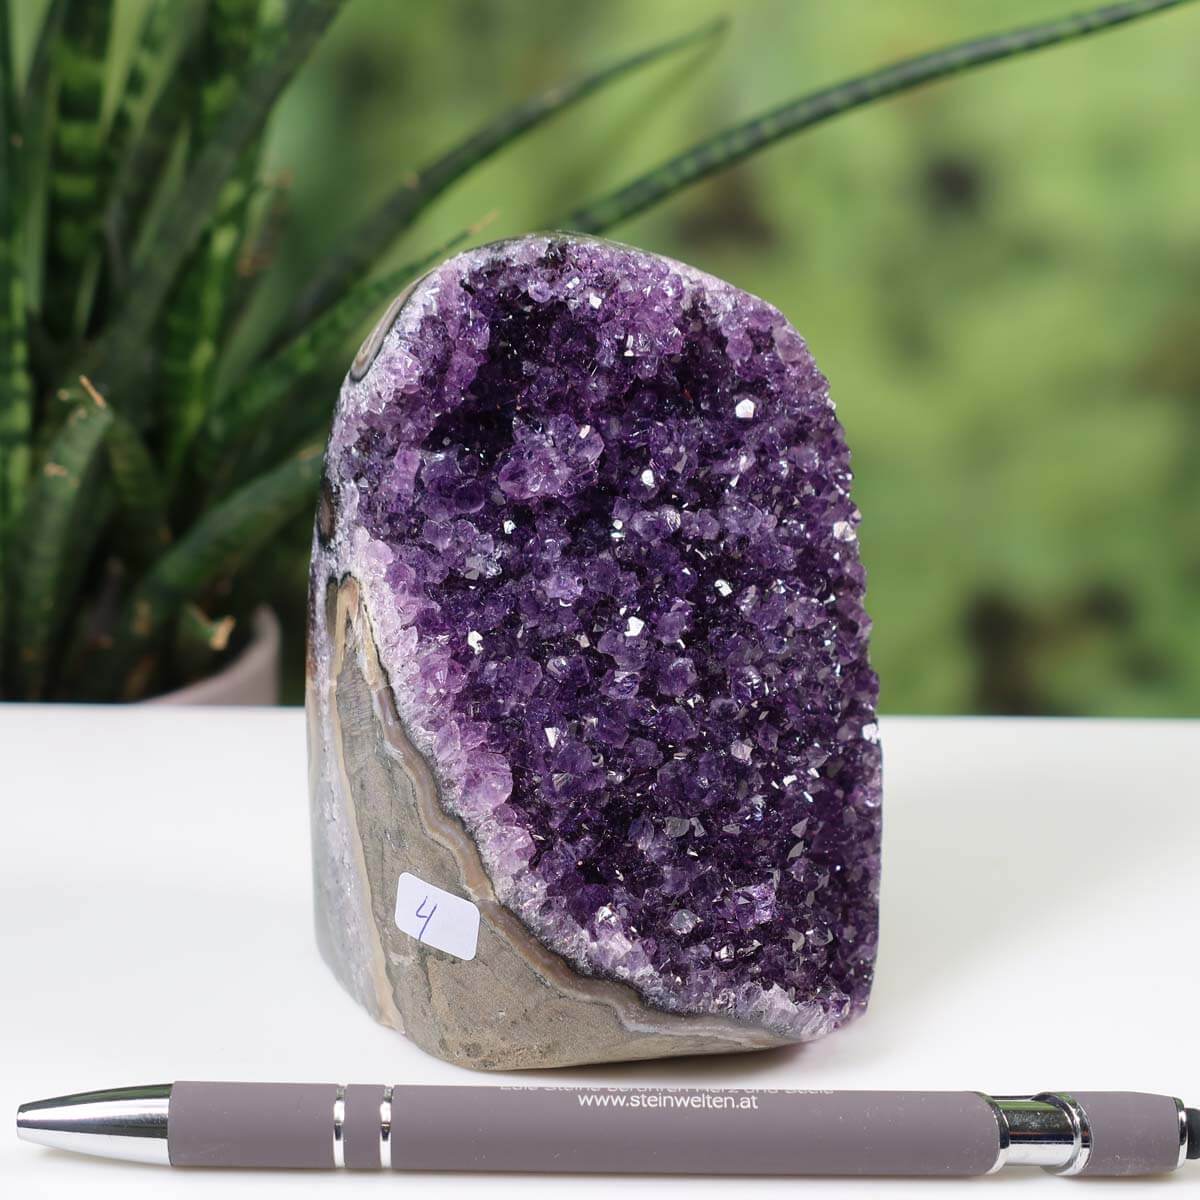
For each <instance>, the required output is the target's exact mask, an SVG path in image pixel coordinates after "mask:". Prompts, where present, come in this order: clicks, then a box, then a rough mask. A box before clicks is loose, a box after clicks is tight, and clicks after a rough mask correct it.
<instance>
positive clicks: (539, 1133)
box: [168, 1082, 1000, 1176]
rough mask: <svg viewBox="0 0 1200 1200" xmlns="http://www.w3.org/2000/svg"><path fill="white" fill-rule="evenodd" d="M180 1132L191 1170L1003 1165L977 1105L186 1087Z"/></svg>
mask: <svg viewBox="0 0 1200 1200" xmlns="http://www.w3.org/2000/svg"><path fill="white" fill-rule="evenodd" d="M169 1125H170V1127H169V1135H168V1140H169V1151H170V1159H171V1162H172V1164H173V1165H175V1166H246V1167H333V1166H341V1165H344V1166H347V1167H366V1168H370V1167H380V1166H383V1165H390V1166H391V1167H392V1168H393V1169H396V1170H431V1171H436V1170H446V1171H560V1172H572V1171H581V1172H614V1173H637V1174H643V1173H645V1174H649V1173H671V1174H675V1173H678V1174H703V1175H931V1176H937V1175H982V1174H985V1173H986V1172H988V1171H990V1170H991V1169H992V1168H993V1167H994V1166H995V1165H996V1163H997V1161H998V1159H999V1151H1000V1135H999V1125H998V1122H997V1119H996V1115H995V1112H994V1111H993V1109H992V1108H991V1106H990V1105H989V1103H988V1101H986V1100H985V1099H984V1098H983V1097H982V1096H980V1095H978V1094H977V1093H975V1092H785V1091H770V1090H762V1089H754V1090H749V1089H747V1090H736V1089H734V1090H711V1089H701V1088H697V1089H682V1088H680V1089H675V1088H670V1089H657V1088H619V1089H618V1088H574V1087H562V1088H528V1087H512V1088H507V1087H436V1086H434V1087H429V1086H423V1087H416V1086H400V1085H397V1086H395V1087H393V1088H390V1089H385V1088H383V1087H381V1086H379V1087H375V1086H368V1085H359V1086H354V1087H349V1088H344V1089H343V1088H338V1087H336V1086H335V1085H333V1084H245V1083H240V1084H232V1083H186V1082H184V1083H177V1084H175V1085H174V1087H173V1088H172V1091H171V1105H170V1123H169ZM384 1130H386V1131H387V1135H386V1136H382V1134H383V1132H384Z"/></svg>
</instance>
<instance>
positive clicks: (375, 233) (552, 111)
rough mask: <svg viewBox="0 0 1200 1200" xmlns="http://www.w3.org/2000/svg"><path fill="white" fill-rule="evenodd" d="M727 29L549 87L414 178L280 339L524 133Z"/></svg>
mask: <svg viewBox="0 0 1200 1200" xmlns="http://www.w3.org/2000/svg"><path fill="white" fill-rule="evenodd" d="M727 28H728V21H726V20H725V19H724V18H721V19H719V20H716V21H711V22H709V23H708V24H706V25H704V26H702V27H701V28H700V29H696V30H693V31H692V32H691V33H687V34H684V35H683V36H682V37H676V38H671V39H670V40H669V41H665V42H662V43H661V44H659V45H657V46H652V47H650V48H649V49H647V50H643V51H641V52H640V53H638V54H634V55H632V56H630V57H629V58H625V59H622V60H621V61H619V62H614V63H611V64H609V65H608V66H606V67H603V68H601V69H600V70H598V71H595V72H593V73H592V74H591V75H586V76H584V77H583V78H582V79H577V80H574V81H573V82H571V83H566V84H560V85H559V86H557V87H553V88H550V89H549V90H548V91H546V92H543V93H542V94H541V95H540V96H535V97H533V98H532V99H530V100H527V101H525V103H523V104H520V105H518V106H517V107H516V108H513V109H511V110H510V111H509V112H506V113H504V114H503V115H502V116H500V117H498V118H497V119H496V120H494V121H492V122H491V123H489V124H487V125H485V126H483V128H482V129H479V130H478V131H476V132H475V133H474V134H472V135H471V136H470V137H469V138H467V139H466V140H465V141H462V142H460V143H459V144H458V145H456V146H453V147H452V148H451V149H450V150H448V151H447V152H446V153H445V154H443V155H441V156H440V157H439V158H436V159H434V160H433V161H432V162H430V163H428V164H427V165H425V166H424V167H422V168H420V169H419V170H417V171H414V172H412V174H411V175H410V176H409V177H408V179H406V180H405V182H404V184H403V186H402V187H400V188H399V189H398V190H397V191H395V192H393V193H392V195H390V196H389V197H388V198H387V199H386V200H384V202H383V203H382V204H381V205H380V206H379V207H378V208H377V209H376V210H375V211H374V212H373V213H371V214H370V215H369V216H368V217H367V218H366V219H365V220H363V221H361V222H360V223H359V224H358V225H357V226H355V228H354V229H352V230H351V231H350V233H349V234H347V235H346V237H345V239H344V245H345V249H343V250H342V251H341V252H340V253H334V254H330V255H328V256H327V257H326V259H325V261H324V262H323V263H322V265H321V266H320V268H319V269H318V271H317V274H316V276H315V277H314V278H313V280H312V281H311V282H310V283H309V284H308V286H307V287H306V288H305V289H304V291H303V292H302V293H301V294H300V297H299V299H298V300H297V301H296V302H295V304H294V305H293V306H292V310H291V312H290V313H289V316H288V321H287V324H286V326H285V327H284V329H283V331H282V334H281V336H282V337H287V336H290V335H292V334H294V333H296V332H297V331H298V330H300V329H303V328H304V326H305V325H307V324H308V322H309V321H311V320H312V319H313V317H315V316H316V315H317V314H318V313H320V312H323V311H324V310H325V309H326V308H327V307H328V306H329V305H330V304H331V303H333V301H334V300H335V299H336V298H337V297H338V296H339V295H341V294H342V293H343V292H345V290H346V289H347V288H348V287H349V286H350V285H352V284H353V283H355V282H356V281H357V280H359V279H361V278H362V277H363V276H364V275H366V274H367V273H368V272H369V271H371V270H372V269H373V268H374V266H375V263H376V262H377V261H378V259H379V256H380V255H381V254H383V253H384V252H385V251H386V250H387V248H388V247H389V246H390V245H391V244H392V243H393V242H394V241H395V240H396V239H397V238H398V237H399V236H400V234H402V233H403V232H404V231H405V230H407V229H408V228H409V227H410V226H411V225H412V223H413V221H415V220H416V218H417V217H418V216H419V215H420V214H421V213H422V212H423V211H424V210H425V209H426V208H428V206H429V205H430V204H431V203H432V202H433V201H434V200H435V199H436V198H437V197H438V196H440V195H441V194H442V193H443V192H444V191H445V190H446V189H447V188H448V187H450V185H451V184H453V183H455V182H456V181H457V180H459V179H461V178H462V177H463V176H464V175H465V174H466V173H467V172H468V171H470V170H471V169H472V168H473V167H476V166H478V165H479V164H480V163H482V162H484V161H485V160H486V159H487V158H489V157H491V156H492V155H493V154H495V153H496V152H497V151H498V150H501V149H503V148H504V147H505V146H507V145H509V144H510V143H512V142H514V141H516V139H517V138H519V137H520V136H521V135H522V134H524V133H527V132H528V131H529V130H531V129H533V128H535V127H536V126H538V125H540V124H542V123H543V122H545V121H547V120H549V119H550V118H551V117H554V116H557V115H558V114H559V113H561V112H563V111H564V110H565V109H567V108H570V107H571V106H572V105H574V104H578V103H579V102H580V101H582V100H584V99H586V98H587V97H589V96H591V95H593V94H594V93H595V92H598V91H600V90H601V89H602V88H604V87H606V86H608V85H609V84H611V83H614V82H616V81H617V80H619V79H621V78H623V77H624V76H627V75H629V74H632V73H633V72H635V71H637V70H639V69H640V68H642V67H645V66H649V65H650V64H651V63H654V62H657V61H658V60H659V59H662V58H665V57H667V56H668V55H671V54H676V53H678V52H679V51H681V50H686V49H688V48H689V47H692V46H695V45H698V44H701V43H704V42H708V41H710V40H711V39H713V38H715V37H717V36H718V35H720V34H722V33H724V32H725V30H726V29H727Z"/></svg>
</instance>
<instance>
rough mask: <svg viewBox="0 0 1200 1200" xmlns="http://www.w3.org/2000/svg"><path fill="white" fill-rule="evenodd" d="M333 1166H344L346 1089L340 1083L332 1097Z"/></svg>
mask: <svg viewBox="0 0 1200 1200" xmlns="http://www.w3.org/2000/svg"><path fill="white" fill-rule="evenodd" d="M333 1165H334V1166H335V1167H344V1166H345V1165H346V1087H345V1085H344V1084H341V1083H339V1084H338V1085H337V1091H336V1092H335V1093H334V1097H333Z"/></svg>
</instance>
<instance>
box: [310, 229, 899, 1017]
mask: <svg viewBox="0 0 1200 1200" xmlns="http://www.w3.org/2000/svg"><path fill="white" fill-rule="evenodd" d="M328 475H329V484H330V487H331V489H332V491H333V495H334V499H335V503H336V506H337V510H338V512H339V533H338V535H337V536H338V539H339V544H338V545H337V546H335V547H334V549H333V550H332V551H328V550H327V551H326V553H331V554H332V555H333V557H334V559H335V560H336V563H337V565H338V566H340V567H341V568H343V569H348V570H350V571H351V572H352V573H353V574H354V575H355V576H356V577H357V578H358V579H359V580H360V583H361V584H362V586H363V588H364V591H365V595H366V598H367V602H368V608H369V611H370V612H371V615H372V621H373V624H374V626H375V629H376V634H377V637H378V638H379V641H380V653H381V658H382V660H383V664H384V666H385V668H386V669H387V671H388V675H389V680H390V683H391V686H392V690H393V692H394V694H395V698H396V703H397V708H398V710H399V713H400V715H401V717H402V719H403V721H404V722H405V725H406V727H407V729H408V731H409V734H410V737H411V738H412V740H413V741H414V743H415V744H416V745H417V746H418V748H419V749H421V751H422V752H423V753H424V754H425V755H426V756H427V758H428V759H429V762H430V764H431V766H432V767H433V769H434V772H435V774H436V777H437V779H438V782H439V787H440V790H441V793H442V797H443V801H444V803H445V804H446V806H447V807H448V808H449V809H451V810H452V811H453V812H455V813H457V814H458V815H459V816H460V817H461V818H462V820H463V822H464V823H465V825H466V827H467V828H468V830H469V831H470V833H471V835H472V837H473V838H474V840H475V841H476V843H477V845H478V846H479V849H480V852H481V855H482V857H483V860H484V863H485V865H486V866H487V868H488V870H489V873H490V874H491V876H492V879H493V883H494V885H495V888H496V891H497V894H498V895H499V896H500V898H501V899H502V900H503V901H504V903H505V904H507V905H508V906H509V907H510V908H511V909H512V910H513V911H514V912H515V913H516V914H517V915H518V916H519V917H520V918H521V919H522V921H523V922H524V923H525V924H526V925H527V926H528V927H529V928H530V929H531V930H532V931H533V932H534V933H535V934H536V935H537V936H538V937H539V938H540V939H541V940H542V941H543V942H544V943H545V944H546V945H547V946H549V947H550V948H551V949H553V950H555V951H557V952H559V953H560V954H562V955H564V956H565V957H566V958H568V959H569V960H570V961H571V962H573V963H574V964H575V966H576V967H577V968H578V969H580V970H581V971H583V972H585V973H588V974H594V975H600V976H606V977H610V978H614V979H618V980H621V981H624V982H627V983H629V984H631V985H632V986H633V987H635V988H636V989H637V990H638V991H639V992H640V993H641V994H642V995H643V996H644V997H645V998H646V999H647V1000H649V1001H650V1002H651V1003H653V1004H655V1005H658V1006H660V1007H663V1008H667V1009H670V1010H674V1011H680V1012H695V1013H722V1014H726V1015H733V1016H736V1017H740V1018H743V1019H746V1020H749V1021H754V1022H757V1023H760V1024H763V1025H766V1026H767V1027H769V1028H771V1029H772V1030H775V1031H777V1032H778V1033H780V1034H781V1035H784V1036H787V1037H794V1038H809V1037H815V1036H819V1035H820V1034H822V1033H825V1032H828V1031H829V1030H830V1029H832V1028H835V1027H836V1026H837V1025H839V1024H841V1023H842V1022H843V1021H844V1020H845V1019H847V1017H849V1016H851V1015H853V1014H854V1013H856V1012H858V1011H860V1010H861V1009H862V1008H863V1007H864V1005H865V1004H866V1000H867V995H868V992H869V989H870V984H871V975H872V969H873V962H874V955H875V945H876V936H877V912H876V905H877V890H878V873H879V827H880V826H879V820H880V817H879V812H880V810H879V798H880V770H879V768H880V754H879V746H878V744H877V732H876V725H875V717H874V705H875V700H876V679H875V676H874V674H873V673H872V671H871V669H870V667H869V665H868V663H867V634H868V630H869V621H868V618H867V616H866V614H865V612H864V611H863V606H862V598H863V589H864V576H863V571H862V568H861V566H860V564H859V560H858V552H857V541H856V535H855V528H856V526H857V523H858V519H859V514H858V512H857V510H856V509H855V507H854V504H853V502H852V501H851V499H850V491H849V489H850V466H849V454H848V452H847V449H846V445H845V441H844V438H843V435H842V430H841V428H840V426H839V424H838V422H837V419H836V417H835V415H834V410H833V406H832V403H831V401H830V399H829V392H828V387H827V384H826V381H825V379H824V377H823V376H822V375H821V373H820V372H819V371H818V370H817V368H816V366H815V364H814V363H813V360H812V358H811V356H810V355H809V353H808V350H807V347H806V346H805V344H804V342H803V340H802V339H801V338H800V336H799V335H798V334H797V333H796V332H795V331H794V330H793V329H792V328H791V327H790V326H789V325H788V324H787V323H786V321H785V320H784V318H783V317H782V316H781V315H780V314H779V313H778V312H777V311H776V310H775V309H773V308H772V307H771V306H770V305H768V304H766V303H764V302H763V301H761V300H758V299H756V298H754V297H752V296H749V295H747V294H746V293H744V292H740V291H738V290H736V289H735V288H733V287H730V286H729V285H728V284H725V283H722V282H720V281H719V280H715V279H713V278H711V277H709V276H706V275H702V274H701V273H699V272H697V271H695V270H693V269H691V268H689V267H685V266H683V265H681V264H679V263H675V262H671V261H668V260H665V259H662V258H658V257H656V256H653V255H649V254H646V253H643V252H640V251H636V250H632V249H628V248H625V247H621V246H616V245H613V244H610V243H603V242H596V241H590V240H583V239H575V238H569V237H535V238H526V239H521V240H519V241H516V242H509V243H501V244H498V245H496V246H491V247H484V248H481V249H479V250H475V251H471V252H469V253H467V254H465V255H462V256H460V257H458V258H456V259H453V260H451V261H450V262H448V263H446V264H445V265H443V266H442V267H440V268H439V269H438V270H437V271H435V272H434V273H433V274H432V275H431V276H430V277H428V278H427V279H426V280H425V281H423V282H422V283H421V284H420V285H419V286H418V289H417V291H416V292H415V294H414V296H413V298H412V299H411V300H410V301H409V303H408V305H407V306H406V307H405V308H404V309H403V310H402V311H401V314H400V316H399V318H398V320H397V321H396V323H395V325H394V326H393V328H392V329H391V331H390V332H389V333H388V335H387V336H386V338H385V339H384V341H383V344H382V347H381V349H380V351H379V353H378V355H377V356H376V358H375V361H374V362H373V364H372V365H371V366H370V368H369V369H368V370H367V371H366V373H365V375H364V376H363V378H361V379H360V380H358V381H348V382H347V385H346V387H345V389H344V390H343V394H342V400H341V404H340V406H339V410H338V415H337V419H336V421H335V426H334V430H333V434H332V438H331V442H330V453H329V460H328Z"/></svg>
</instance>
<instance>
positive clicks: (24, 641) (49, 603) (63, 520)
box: [12, 399, 112, 700]
mask: <svg viewBox="0 0 1200 1200" xmlns="http://www.w3.org/2000/svg"><path fill="white" fill-rule="evenodd" d="M111 424H112V411H111V410H110V409H109V408H108V406H107V405H106V404H104V402H103V401H99V402H98V403H97V402H96V401H95V400H93V399H85V401H84V402H83V403H82V404H80V405H79V406H78V407H76V408H75V409H74V410H73V411H72V412H71V415H70V416H69V417H68V418H67V420H66V422H65V424H64V425H63V427H62V428H61V429H60V430H59V432H58V434H57V435H56V437H55V438H54V440H53V442H52V443H51V445H50V447H49V452H48V453H47V455H46V458H45V461H44V462H42V463H41V466H40V470H39V471H38V474H37V476H36V477H35V479H34V480H33V482H32V484H31V491H30V496H29V501H28V503H27V504H26V506H25V509H24V512H23V515H22V521H21V531H22V534H23V537H22V538H21V558H20V561H19V563H14V565H13V571H12V578H13V579H14V581H15V592H16V612H15V614H14V617H15V619H14V634H15V646H16V653H15V655H14V659H15V661H14V663H13V669H14V673H15V675H16V678H17V680H18V691H19V693H20V694H21V695H23V696H24V697H25V698H26V699H30V700H37V699H41V698H42V697H43V696H44V695H45V690H46V685H47V680H48V674H49V669H50V665H51V661H50V660H51V656H52V651H53V645H54V641H55V638H56V636H57V635H58V634H59V633H60V632H61V630H60V626H61V623H62V620H63V616H64V613H65V612H66V611H67V608H68V603H69V601H70V600H71V598H72V596H71V593H72V592H73V590H74V586H73V585H74V584H76V583H77V582H78V579H79V577H80V574H81V572H82V569H83V566H84V564H85V563H86V561H87V559H88V558H89V557H90V554H91V550H92V543H93V541H94V537H95V536H97V535H98V534H99V529H97V528H95V523H94V522H93V521H90V520H88V519H87V518H88V515H89V510H90V511H92V512H93V513H94V512H95V511H96V508H95V500H94V497H93V496H92V489H93V486H94V484H95V482H96V467H97V464H98V463H99V464H100V465H102V460H101V450H102V447H103V445H104V439H105V436H106V434H107V432H108V429H109V426H110V425H111Z"/></svg>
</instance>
